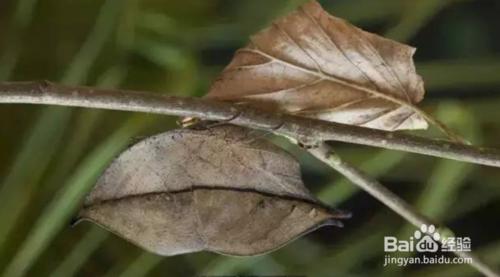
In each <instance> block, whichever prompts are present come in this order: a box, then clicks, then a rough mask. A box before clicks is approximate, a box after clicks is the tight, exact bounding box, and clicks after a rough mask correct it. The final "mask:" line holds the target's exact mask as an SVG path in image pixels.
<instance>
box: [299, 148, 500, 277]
mask: <svg viewBox="0 0 500 277" xmlns="http://www.w3.org/2000/svg"><path fill="white" fill-rule="evenodd" d="M309 152H310V153H311V154H312V155H313V156H315V157H316V158H317V159H319V160H320V161H322V162H324V163H326V164H328V165H330V166H331V167H332V168H333V169H335V170H336V171H338V172H339V173H340V174H342V175H344V176H345V177H346V178H347V179H349V180H350V181H351V182H352V183H353V184H355V185H356V186H358V187H360V188H361V189H363V190H364V191H366V192H368V193H369V194H370V195H371V196H373V197H375V198H376V199H377V200H379V201H380V202H382V203H383V204H384V205H386V206H387V207H389V208H390V209H391V210H393V211H394V212H396V213H397V214H399V215H400V216H401V217H403V218H404V219H405V220H407V221H408V222H410V223H411V224H413V225H414V226H415V227H417V228H420V226H422V225H424V224H425V225H435V226H438V230H440V231H439V232H440V234H445V235H448V236H450V235H452V234H453V232H452V231H451V230H450V229H448V228H447V227H445V226H442V225H440V224H436V223H435V222H433V221H432V220H430V219H427V218H426V217H425V216H423V215H421V214H419V213H418V212H417V211H416V210H415V209H414V208H413V207H412V206H410V205H409V204H408V203H407V202H405V201H404V200H403V199H401V198H400V197H398V196H397V195H396V194H394V193H392V192H391V191H390V190H388V189H387V188H386V187H384V186H383V185H382V184H380V183H379V182H378V181H377V180H375V179H372V178H371V177H370V176H368V175H367V174H365V173H364V172H362V171H361V170H359V169H357V168H356V167H354V166H353V165H351V164H349V163H347V162H345V161H343V160H342V159H341V158H340V157H339V156H338V155H337V154H336V153H335V152H334V151H333V150H332V149H331V147H330V146H328V145H327V144H326V143H321V144H320V145H319V147H316V148H312V149H309ZM454 254H455V255H457V256H459V257H462V258H465V259H470V260H471V266H473V267H474V268H476V269H477V270H478V271H479V272H481V273H483V274H484V275H486V276H499V275H500V273H497V272H495V271H494V270H493V269H492V268H490V267H489V266H488V265H486V264H485V263H483V262H482V261H481V260H480V259H479V258H478V257H476V256H475V255H473V254H472V253H469V252H464V251H455V252H454Z"/></svg>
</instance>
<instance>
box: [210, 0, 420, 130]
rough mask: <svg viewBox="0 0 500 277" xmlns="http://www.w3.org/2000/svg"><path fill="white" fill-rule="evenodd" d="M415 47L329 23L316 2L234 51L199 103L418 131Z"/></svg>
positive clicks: (335, 21)
mask: <svg viewBox="0 0 500 277" xmlns="http://www.w3.org/2000/svg"><path fill="white" fill-rule="evenodd" d="M414 51H415V49H414V48H412V47H409V46H407V45H404V44H400V43H398V42H395V41H392V40H389V39H385V38H383V37H380V36H377V35H375V34H372V33H368V32H365V31H363V30H361V29H359V28H357V27H355V26H353V25H351V24H349V23H348V22H346V21H344V20H342V19H339V18H336V17H333V16H331V15H330V14H328V13H327V12H326V11H324V10H323V9H322V7H321V6H320V5H319V4H318V3H317V2H316V1H312V2H309V3H307V4H305V5H303V6H302V7H300V8H299V9H298V10H297V11H295V12H293V13H291V14H290V15H288V16H285V17H284V18H281V19H278V20H277V21H275V22H274V23H273V24H272V26H270V27H269V28H267V29H265V30H263V31H261V32H259V33H258V34H256V35H255V36H253V37H252V39H251V43H250V44H249V45H248V46H247V47H245V48H243V49H240V50H238V52H237V53H236V55H235V57H234V59H233V61H232V62H231V63H230V64H229V66H227V68H226V69H225V70H224V72H223V73H222V75H221V76H220V77H219V78H218V79H217V80H216V81H215V83H214V84H213V86H212V88H211V89H210V91H209V93H208V95H207V97H210V98H214V99H218V100H223V101H234V102H240V103H247V104H254V105H257V106H259V107H262V108H268V109H270V110H280V111H283V112H287V113H292V114H297V115H303V116H307V117H313V118H319V119H323V120H328V121H334V122H339V123H344V124H352V125H358V126H364V127H369V128H375V129H383V130H399V129H421V128H426V127H427V122H426V120H425V119H424V118H423V117H422V116H421V115H420V114H419V111H418V109H417V108H415V107H414V104H416V103H418V102H419V101H420V100H422V98H423V95H424V88H423V81H422V79H421V78H420V76H419V75H417V73H416V71H415V67H414V64H413V61H412V56H413V53H414Z"/></svg>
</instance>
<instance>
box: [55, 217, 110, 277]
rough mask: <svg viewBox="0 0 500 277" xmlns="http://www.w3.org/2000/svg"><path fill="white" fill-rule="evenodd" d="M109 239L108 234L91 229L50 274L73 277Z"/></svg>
mask: <svg viewBox="0 0 500 277" xmlns="http://www.w3.org/2000/svg"><path fill="white" fill-rule="evenodd" d="M108 237H109V232H107V231H105V230H103V229H101V228H99V227H92V228H91V229H90V230H89V231H88V232H87V233H86V234H85V236H84V237H83V238H81V239H80V241H79V242H78V243H77V244H76V245H75V246H74V247H73V250H72V251H71V253H70V254H69V255H68V256H66V257H65V258H64V260H63V262H62V263H61V264H60V265H59V266H58V267H57V268H56V269H55V270H54V271H53V272H52V273H51V274H50V276H52V277H69V276H73V275H75V273H76V272H77V271H78V269H79V268H80V267H82V266H83V265H84V264H85V261H86V260H87V259H88V258H89V257H90V256H91V255H92V253H93V252H95V251H96V250H97V249H98V248H99V246H101V243H102V242H103V241H104V240H105V239H107V238H108Z"/></svg>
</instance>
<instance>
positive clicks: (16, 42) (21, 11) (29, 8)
mask: <svg viewBox="0 0 500 277" xmlns="http://www.w3.org/2000/svg"><path fill="white" fill-rule="evenodd" d="M37 4H38V0H19V1H17V5H16V8H15V11H14V16H13V17H12V20H11V24H10V26H11V29H10V32H9V35H8V38H7V41H9V43H8V44H7V46H6V49H5V51H4V53H3V55H2V56H1V57H0V80H2V81H4V80H8V79H10V76H11V75H12V72H13V71H14V68H15V67H16V65H17V61H18V59H19V53H20V51H21V49H22V47H21V40H22V37H23V35H24V33H25V32H26V29H27V28H28V27H29V25H30V23H31V21H32V19H33V12H34V10H35V8H36V5H37Z"/></svg>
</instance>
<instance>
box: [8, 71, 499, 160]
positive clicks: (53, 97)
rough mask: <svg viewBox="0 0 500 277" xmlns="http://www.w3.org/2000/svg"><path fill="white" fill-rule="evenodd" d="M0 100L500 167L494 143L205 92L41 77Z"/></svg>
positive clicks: (21, 84)
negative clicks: (169, 92) (334, 118)
mask: <svg viewBox="0 0 500 277" xmlns="http://www.w3.org/2000/svg"><path fill="white" fill-rule="evenodd" d="M0 103H25V104H48V105H60V106H73V107H87V108H100V109H109V110H122V111H136V112H147V113H157V114H167V115H175V116H183V117H198V118H202V119H206V120H219V121H226V122H229V123H232V124H235V125H240V126H245V127H249V128H254V129H262V130H268V131H273V132H275V133H277V134H280V135H285V136H288V137H293V138H296V139H298V140H300V141H305V142H317V141H329V140H334V141H342V142H347V143H355V144H362V145H369V146H375V147H381V148H386V149H393V150H400V151H405V152H412V153H419V154H424V155H429V156H436V157H441V158H448V159H452V160H458V161H463V162H470V163H475V164H482V165H489V166H495V167H500V152H498V150H495V149H485V148H478V147H474V146H470V145H464V144H459V143H453V142H450V141H443V140H435V139H429V138H424V137H418V136H412V135H408V134H404V133H394V132H387V131H381V130H374V129H369V128H362V127H357V126H351V125H345V124H339V123H333V122H327V121H322V120H316V119H309V118H304V117H299V116H292V115H284V114H277V113H269V112H264V111H261V110H258V109H255V108H251V107H247V106H241V105H236V104H231V103H222V102H217V101H212V100H208V99H203V98H184V97H169V96H161V95H158V94H153V93H147V92H135V91H125V90H110V89H98V88H89V87H77V86H64V85H57V84H52V83H50V82H46V81H41V82H14V83H0Z"/></svg>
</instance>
